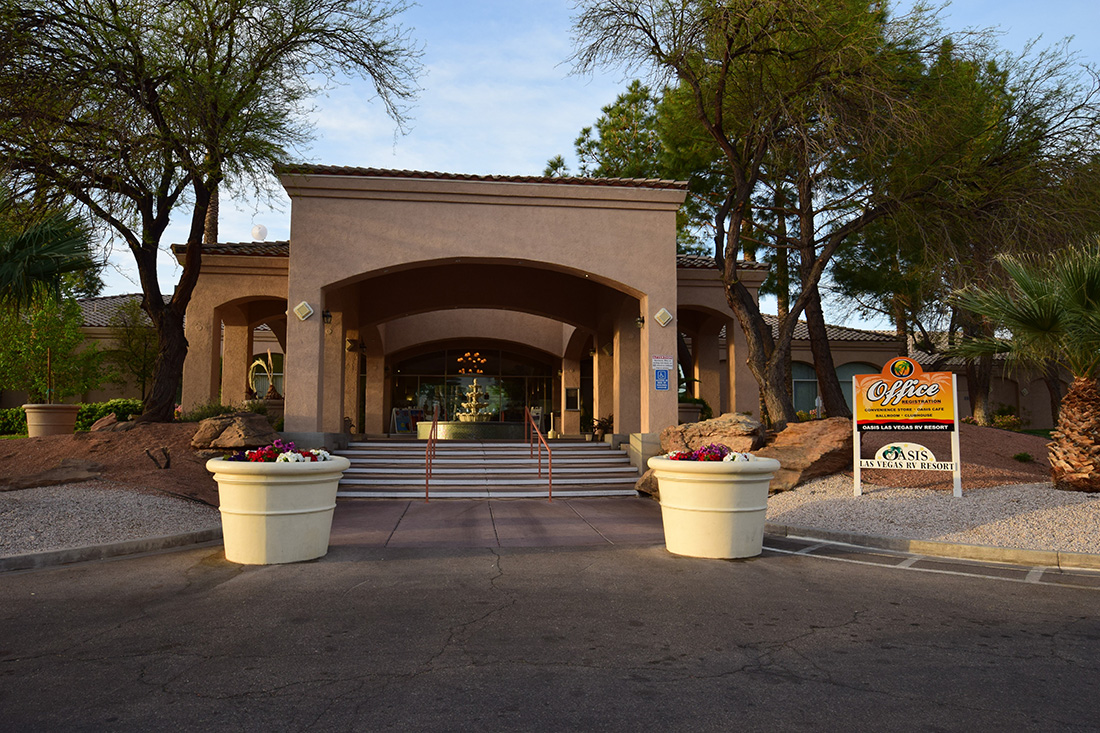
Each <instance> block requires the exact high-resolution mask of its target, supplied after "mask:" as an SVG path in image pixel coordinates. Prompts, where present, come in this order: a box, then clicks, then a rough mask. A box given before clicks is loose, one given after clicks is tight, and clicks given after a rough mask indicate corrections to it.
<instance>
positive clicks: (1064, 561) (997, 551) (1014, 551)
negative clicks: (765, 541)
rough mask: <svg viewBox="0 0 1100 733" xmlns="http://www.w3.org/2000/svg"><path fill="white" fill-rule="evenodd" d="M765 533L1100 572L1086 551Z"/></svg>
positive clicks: (775, 529) (1098, 560)
mask: <svg viewBox="0 0 1100 733" xmlns="http://www.w3.org/2000/svg"><path fill="white" fill-rule="evenodd" d="M764 532H765V533H767V534H770V535H776V536H780V537H800V538H804V539H811V540H825V541H827V542H843V543H844V544H847V545H856V546H858V547H870V548H875V549H879V550H893V551H895V552H907V553H910V554H912V555H929V556H932V557H948V558H955V559H957V560H978V561H981V562H1000V563H1008V564H1011V565H1034V566H1041V567H1049V568H1059V569H1063V570H1069V569H1074V570H1100V555H1089V554H1086V553H1083V552H1060V551H1058V550H1024V549H1018V548H1014V547H992V546H987V545H963V544H958V543H955V542H934V541H931V540H907V539H904V538H900V537H880V536H878V535H869V534H857V533H855V532H839V531H834V530H829V529H814V528H812V527H790V526H787V525H785V524H773V523H771V522H768V523H766V524H765V525H764Z"/></svg>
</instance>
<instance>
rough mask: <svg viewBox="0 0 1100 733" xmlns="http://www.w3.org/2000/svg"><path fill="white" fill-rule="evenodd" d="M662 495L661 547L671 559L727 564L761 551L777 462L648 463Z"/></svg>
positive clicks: (654, 460)
mask: <svg viewBox="0 0 1100 733" xmlns="http://www.w3.org/2000/svg"><path fill="white" fill-rule="evenodd" d="M649 467H650V468H652V469H653V471H654V474H655V475H656V477H657V488H658V490H659V491H660V493H661V522H662V523H663V524H664V528H665V547H666V548H668V551H669V552H671V553H673V554H676V555H687V556H688V557H709V558H722V559H729V558H735V557H754V556H756V555H759V554H760V553H761V552H762V551H763V548H764V520H765V517H766V515H767V510H768V484H769V483H770V482H771V479H772V477H773V476H774V475H775V472H776V471H778V470H779V461H776V460H774V459H771V458H755V457H754V458H753V460H750V461H673V460H670V459H668V458H665V457H664V456H654V457H653V458H650V459H649Z"/></svg>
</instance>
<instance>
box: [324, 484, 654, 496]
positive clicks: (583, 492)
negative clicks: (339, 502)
mask: <svg viewBox="0 0 1100 733" xmlns="http://www.w3.org/2000/svg"><path fill="white" fill-rule="evenodd" d="M637 495H638V492H637V491H634V490H633V489H563V490H561V491H559V490H558V488H557V486H555V487H554V498H556V499H569V498H579V497H592V496H599V497H603V496H637ZM336 498H337V499H423V498H424V491H423V490H420V491H381V490H379V491H340V492H338V493H337V494H336ZM430 498H431V499H545V498H546V490H545V489H543V490H542V491H500V490H496V489H493V490H488V491H485V490H482V491H471V490H456V491H436V490H435V489H434V488H433V489H432V491H431V493H430Z"/></svg>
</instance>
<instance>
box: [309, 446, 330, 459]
mask: <svg viewBox="0 0 1100 733" xmlns="http://www.w3.org/2000/svg"><path fill="white" fill-rule="evenodd" d="M310 453H312V454H313V455H315V456H317V460H318V461H331V460H332V455H331V454H330V453H329V452H328V451H327V450H325V449H324V448H317V449H316V450H311V451H310Z"/></svg>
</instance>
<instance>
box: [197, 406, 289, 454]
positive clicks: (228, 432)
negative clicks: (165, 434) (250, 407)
mask: <svg viewBox="0 0 1100 733" xmlns="http://www.w3.org/2000/svg"><path fill="white" fill-rule="evenodd" d="M278 437H279V434H278V433H276V432H275V431H274V430H272V429H271V424H270V423H268V421H267V418H266V417H264V416H263V415H258V414H256V413H255V412H243V411H242V412H234V413H231V414H229V415H216V416H214V417H208V418H206V419H205V420H203V421H201V422H200V423H199V429H198V430H196V431H195V435H194V437H192V438H191V447H192V448H194V449H196V450H209V449H211V448H220V449H222V450H243V449H245V448H262V447H263V446H265V445H269V444H271V442H272V441H274V440H275V439H276V438H278Z"/></svg>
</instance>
